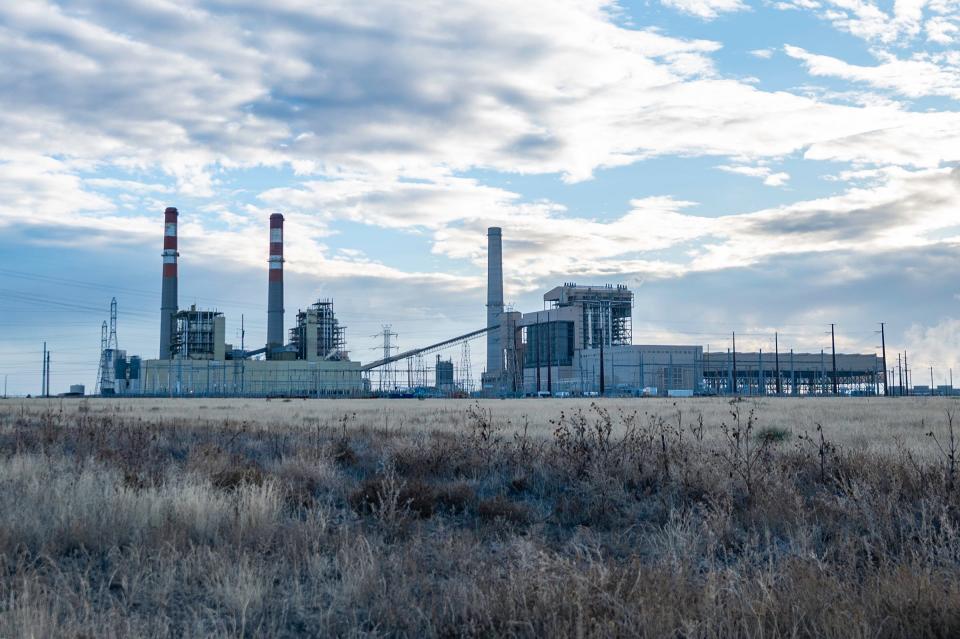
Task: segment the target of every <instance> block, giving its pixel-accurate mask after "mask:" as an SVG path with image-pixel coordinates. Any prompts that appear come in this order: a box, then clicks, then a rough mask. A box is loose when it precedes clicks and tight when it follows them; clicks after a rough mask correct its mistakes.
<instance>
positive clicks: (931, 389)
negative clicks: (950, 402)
mask: <svg viewBox="0 0 960 639" xmlns="http://www.w3.org/2000/svg"><path fill="white" fill-rule="evenodd" d="M930 397H933V366H931V367H930Z"/></svg>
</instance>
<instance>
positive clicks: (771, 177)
mask: <svg viewBox="0 0 960 639" xmlns="http://www.w3.org/2000/svg"><path fill="white" fill-rule="evenodd" d="M717 168H718V169H720V170H721V171H726V172H727V173H736V174H739V175H746V176H748V177H755V178H762V179H763V183H764V184H765V185H767V186H783V185H784V184H786V183H787V182H788V181H789V180H790V174H789V173H785V172H783V171H781V172H777V173H774V172H773V169H771V168H770V167H768V166H744V165H728V164H724V165H720V166H718V167H717Z"/></svg>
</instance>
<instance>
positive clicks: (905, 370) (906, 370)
mask: <svg viewBox="0 0 960 639" xmlns="http://www.w3.org/2000/svg"><path fill="white" fill-rule="evenodd" d="M903 376H904V377H906V378H907V385H906V387H905V389H904V391H905V392H906V394H907V397H909V396H910V366H909V365H908V364H907V351H903Z"/></svg>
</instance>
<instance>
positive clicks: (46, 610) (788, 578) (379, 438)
mask: <svg viewBox="0 0 960 639" xmlns="http://www.w3.org/2000/svg"><path fill="white" fill-rule="evenodd" d="M954 411H956V414H957V415H958V418H957V420H956V422H958V423H955V424H954V425H955V426H956V427H957V429H958V431H960V403H957V402H954V401H951V400H945V399H944V400H936V399H925V400H924V399H920V398H916V399H902V400H882V399H878V400H867V399H863V400H861V399H843V400H793V399H782V400H773V399H767V400H764V401H762V402H752V401H749V400H744V401H740V402H733V403H731V402H728V401H726V400H720V399H710V400H700V399H695V400H676V401H673V400H669V401H668V400H603V401H599V402H597V403H591V402H589V401H580V400H529V401H489V402H479V403H477V402H468V401H430V400H427V401H414V400H406V401H373V400H371V401H302V400H274V401H270V402H267V401H263V400H216V399H211V400H188V401H176V400H143V401H131V400H117V401H100V400H63V401H60V400H47V401H43V400H6V401H0V575H2V576H0V637H78V638H79V637H90V638H92V637H201V636H202V637H206V636H214V637H291V636H317V637H321V636H322V637H326V636H349V637H353V636H358V637H359V636H364V637H365V636H400V637H423V636H427V637H433V636H501V635H502V636H523V637H528V636H537V637H543V636H546V637H554V636H578V637H579V636H603V637H607V636H621V637H622V636H649V637H738V636H749V637H794V636H802V637H807V636H828V637H951V636H960V486H958V481H960V478H958V477H957V468H956V454H955V453H956V448H955V447H954V446H952V445H951V442H952V441H955V440H953V439H952V437H951V433H952V430H951V429H950V427H949V420H948V415H951V414H953V412H954ZM957 435H958V436H960V432H958V433H957Z"/></svg>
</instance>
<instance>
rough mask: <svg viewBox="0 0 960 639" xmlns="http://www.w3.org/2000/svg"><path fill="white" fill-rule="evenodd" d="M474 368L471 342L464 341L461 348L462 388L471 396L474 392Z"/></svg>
mask: <svg viewBox="0 0 960 639" xmlns="http://www.w3.org/2000/svg"><path fill="white" fill-rule="evenodd" d="M472 370H473V366H472V364H471V363H470V342H468V341H464V342H463V346H462V347H461V348H460V386H461V387H462V388H463V392H464V393H467V394H469V393H470V392H471V391H472V390H473V374H472V372H471V371H472Z"/></svg>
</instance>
